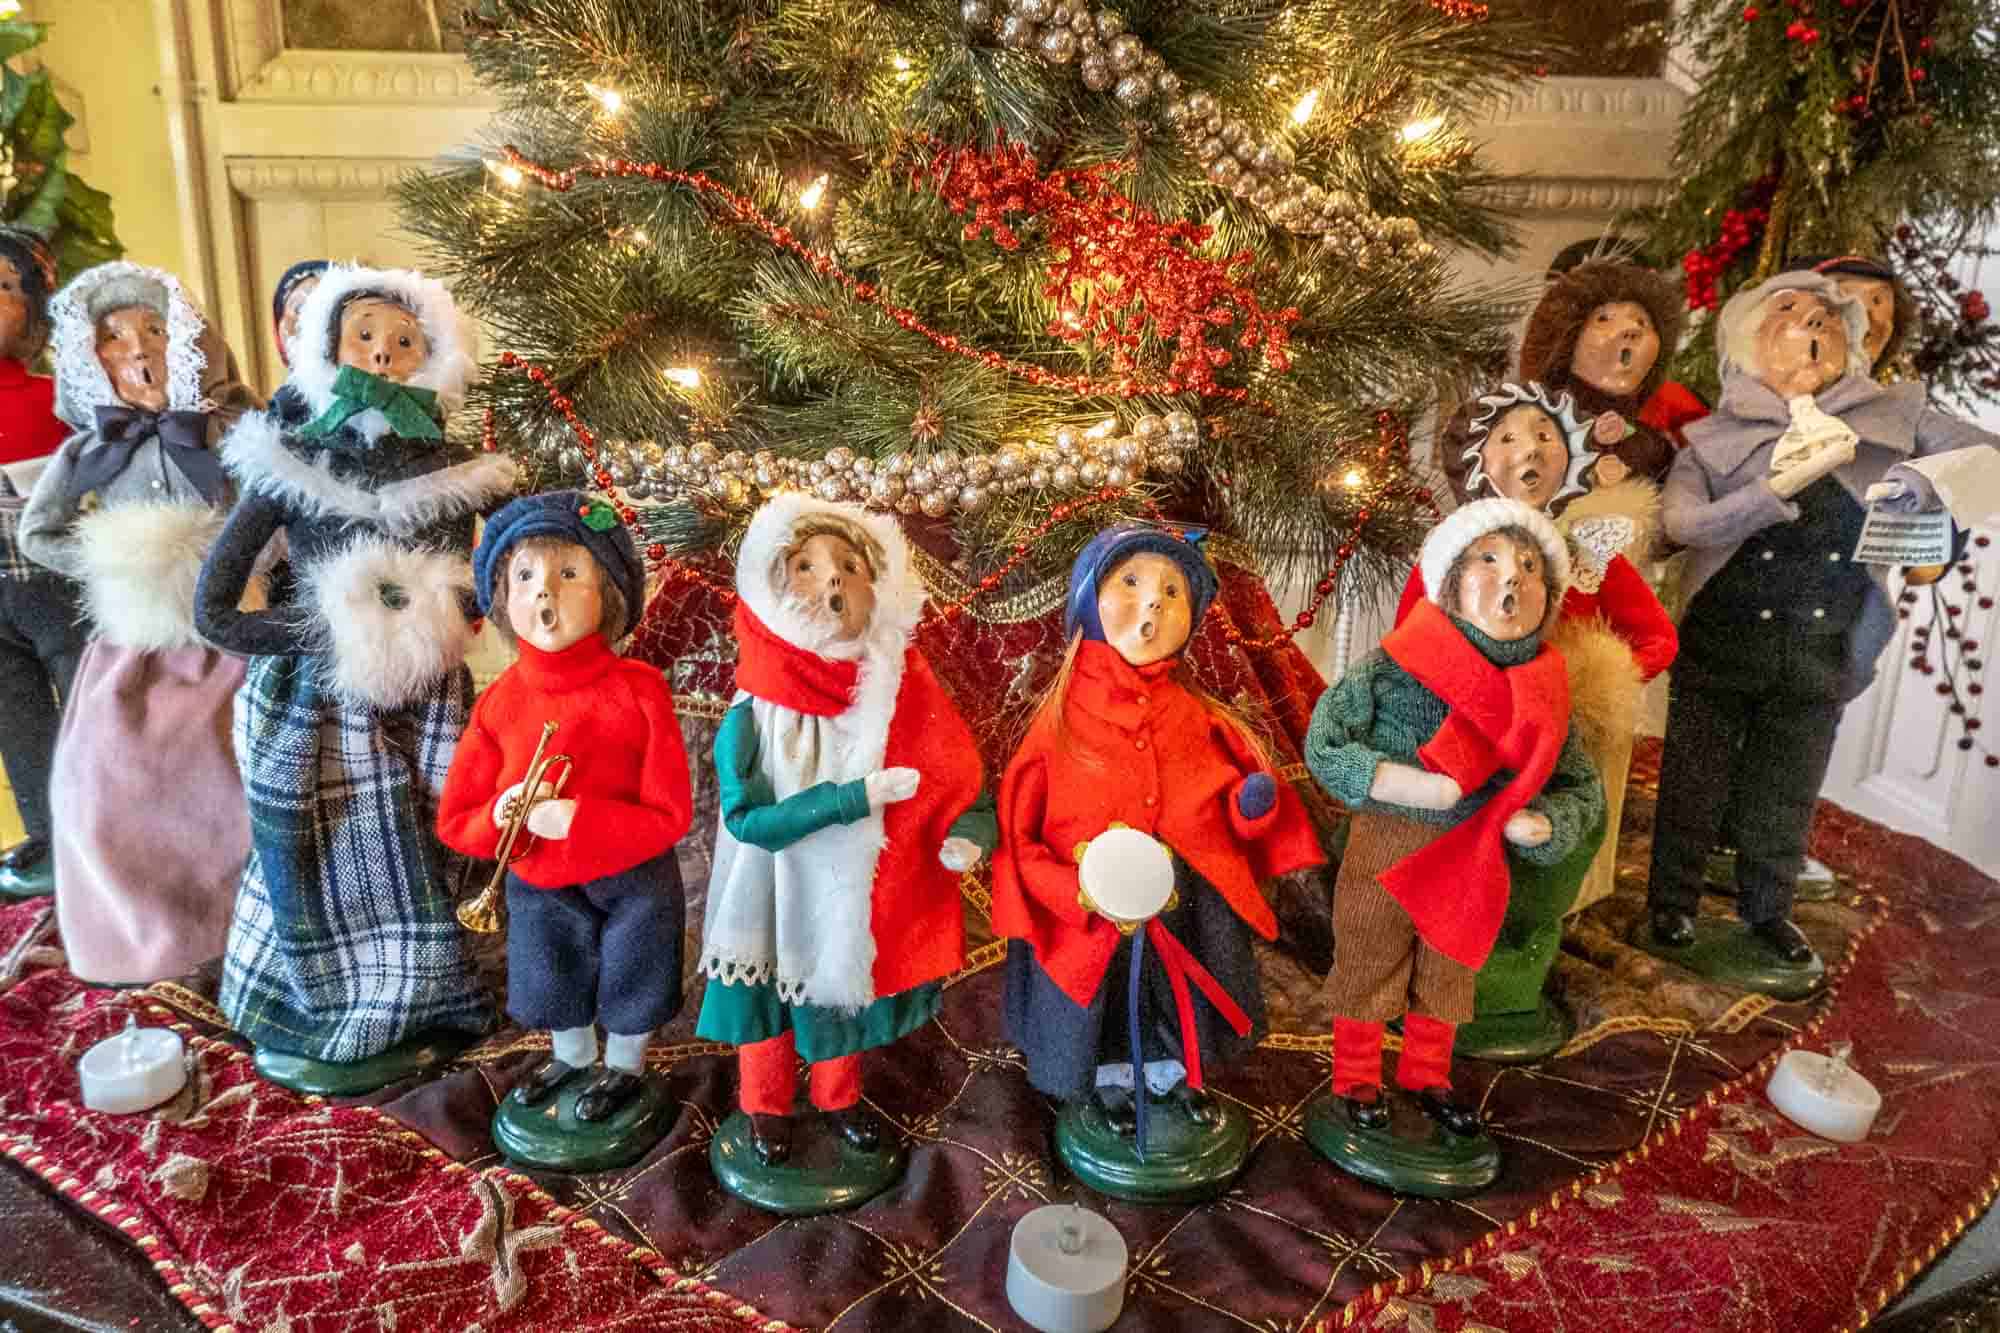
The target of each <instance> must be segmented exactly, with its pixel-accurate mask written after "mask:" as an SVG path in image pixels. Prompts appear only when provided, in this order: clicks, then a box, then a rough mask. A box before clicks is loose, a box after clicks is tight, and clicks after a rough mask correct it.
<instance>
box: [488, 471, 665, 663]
mask: <svg viewBox="0 0 2000 1333" xmlns="http://www.w3.org/2000/svg"><path fill="white" fill-rule="evenodd" d="M530 537H560V538H562V539H563V540H564V541H567V542H575V543H576V544H577V545H578V546H581V547H583V548H585V549H586V550H588V551H589V552H590V555H591V558H592V559H594V560H595V561H597V563H598V564H600V565H602V566H604V569H605V571H606V572H607V573H608V574H610V576H611V581H612V583H613V584H615V585H616V586H617V588H618V591H619V594H620V595H621V596H623V597H624V599H625V624H624V625H623V626H621V627H620V628H619V630H618V631H617V633H612V632H610V631H608V630H607V631H606V634H605V637H607V638H611V639H617V638H622V637H623V636H624V635H625V634H626V633H627V632H628V631H630V630H631V628H632V627H633V626H634V625H636V624H638V623H639V617H640V615H641V614H643V613H644V611H645V609H646V567H645V565H643V564H642V563H640V560H639V544H638V543H637V542H635V541H633V540H632V534H631V532H630V531H629V530H628V529H627V528H626V526H625V524H624V523H622V522H621V521H619V518H618V512H617V511H616V510H615V509H613V508H612V507H611V505H610V504H608V503H607V502H606V501H604V500H603V499H601V498H599V497H598V496H595V495H591V494H589V493H588V492H586V491H544V492H542V493H541V494H540V495H524V496H522V497H520V498H519V499H518V500H510V501H508V502H507V504H506V505H505V506H504V507H502V508H501V510H500V512H499V513H497V514H495V515H493V517H492V518H489V519H487V520H486V529H485V531H484V532H482V533H480V535H479V545H478V547H477V548H475V549H474V551H473V552H472V591H473V595H474V596H475V597H477V598H478V599H479V614H480V615H482V616H485V615H491V614H492V613H493V576H494V575H495V574H496V573H498V572H499V570H500V567H501V565H502V564H503V563H504V562H505V561H506V559H507V552H508V551H509V550H511V549H512V548H513V547H515V546H517V545H519V544H520V543H521V542H523V541H526V540H527V539H528V538H530Z"/></svg>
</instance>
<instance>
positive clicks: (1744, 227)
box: [1681, 174, 1778, 310]
mask: <svg viewBox="0 0 2000 1333" xmlns="http://www.w3.org/2000/svg"><path fill="white" fill-rule="evenodd" d="M1777 191H1778V177H1777V176H1776V175H1775V174H1772V175H1768V176H1764V177H1762V178H1761V179H1759V180H1757V181H1755V182H1754V183H1752V184H1751V186H1750V188H1749V189H1748V190H1746V191H1745V192H1744V195H1745V197H1744V206H1743V207H1742V208H1732V209H1730V210H1729V211H1728V212H1726V213H1724V214H1723V215H1722V228H1721V234H1720V235H1719V236H1718V237H1717V238H1716V239H1715V240H1713V241H1711V242H1710V243H1709V244H1707V245H1706V246H1703V247H1701V248H1700V249H1698V250H1690V251H1688V252H1687V253H1686V254H1685V255H1683V256H1681V270H1682V272H1684V273H1686V274H1687V304H1688V309H1690V310H1713V309H1715V308H1716V306H1718V305H1720V304H1721V298H1720V295H1719V293H1718V290H1717V283H1718V281H1719V280H1720V279H1721V277H1722V275H1723V274H1724V273H1727V272H1728V271H1729V269H1730V266H1731V265H1733V264H1735V263H1736V261H1737V260H1738V259H1740V258H1742V256H1743V254H1744V252H1745V251H1748V250H1750V249H1752V248H1753V247H1754V246H1755V245H1756V244H1757V242H1758V241H1759V240H1761V239H1762V238H1763V235H1764V228H1765V226H1766V225H1767V224H1769V222H1770V221H1771V207H1770V205H1771V198H1772V196H1773V195H1775V194H1776V193H1777Z"/></svg>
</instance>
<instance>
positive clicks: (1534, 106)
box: [1482, 79, 1687, 132]
mask: <svg viewBox="0 0 2000 1333" xmlns="http://www.w3.org/2000/svg"><path fill="white" fill-rule="evenodd" d="M1686 101H1687V94H1685V93H1684V92H1682V91H1681V90H1680V89H1679V88H1677V87H1675V86H1674V85H1673V84H1671V83H1669V82H1667V81H1666V80H1665V79H1537V80H1535V81H1534V82H1532V83H1528V84H1525V85H1523V86H1521V87H1519V88H1516V89H1514V90H1513V91H1512V92H1510V93H1509V94H1508V95H1507V96H1505V97H1503V98H1502V99H1500V100H1499V101H1497V102H1496V103H1494V104H1493V106H1492V107H1491V109H1490V110H1488V111H1487V113H1486V114H1485V116H1484V117H1482V119H1483V120H1485V121H1486V122H1487V123H1489V124H1494V125H1504V124H1509V123H1512V122H1518V121H1554V122H1561V123H1562V124H1564V125H1568V126H1575V127H1577V128H1582V129H1601V128H1612V127H1625V126H1629V125H1631V124H1633V123H1634V122H1642V123H1654V124H1658V125H1662V126H1665V127H1667V129H1668V130H1669V132H1671V130H1672V128H1673V127H1675V126H1677V125H1678V124H1679V123H1680V118H1681V108H1682V106H1683V105H1684V104H1685V103H1686Z"/></svg>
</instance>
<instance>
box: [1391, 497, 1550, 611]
mask: <svg viewBox="0 0 2000 1333" xmlns="http://www.w3.org/2000/svg"><path fill="white" fill-rule="evenodd" d="M1506 527H1521V528H1526V529H1527V530H1528V531H1529V532H1531V533H1533V534H1534V537H1535V541H1536V542H1537V543H1538V544H1539V545H1540V546H1541V548H1542V558H1543V559H1544V560H1547V561H1548V562H1549V568H1550V569H1551V570H1552V571H1553V572H1554V574H1555V576H1556V588H1555V596H1554V598H1553V600H1554V601H1555V602H1556V603H1561V601H1562V595H1563V593H1564V592H1565V591H1566V590H1567V589H1568V588H1569V578H1570V571H1569V543H1568V542H1566V541H1564V540H1563V537H1562V534H1561V533H1559V532H1557V531H1556V525H1555V524H1554V523H1552V522H1550V521H1549V516H1548V515H1547V514H1544V513H1543V512H1542V511H1541V510H1539V509H1535V508H1532V507H1530V506H1528V505H1524V504H1522V503H1521V502H1520V501H1519V500H1505V499H1500V498H1498V497H1496V498H1493V499H1489V500H1474V501H1473V502H1472V503H1471V504H1467V505H1460V506H1459V507H1458V508H1457V509H1454V510H1452V512H1451V514H1450V516H1448V517H1447V518H1446V519H1445V520H1444V522H1442V523H1440V524H1438V525H1437V526H1436V527H1434V528H1432V529H1431V532H1430V535H1429V536H1428V537H1426V538H1424V546H1423V550H1422V552H1421V553H1420V554H1419V555H1418V557H1417V567H1418V568H1419V569H1421V570H1423V574H1424V595H1425V596H1426V597H1428V598H1429V599H1430V600H1431V601H1432V602H1436V601H1437V599H1438V590H1439V589H1440V588H1442V587H1444V578H1445V575H1447V574H1449V573H1450V572H1451V566H1452V563H1453V562H1454V561H1456V560H1457V559H1458V556H1459V553H1460V552H1461V551H1463V550H1465V548H1466V547H1468V546H1470V545H1472V543H1474V542H1476V541H1478V540H1479V539H1480V538H1481V537H1484V536H1485V535H1486V534H1487V533H1489V532H1497V531H1499V530H1500V529H1501V528H1506Z"/></svg>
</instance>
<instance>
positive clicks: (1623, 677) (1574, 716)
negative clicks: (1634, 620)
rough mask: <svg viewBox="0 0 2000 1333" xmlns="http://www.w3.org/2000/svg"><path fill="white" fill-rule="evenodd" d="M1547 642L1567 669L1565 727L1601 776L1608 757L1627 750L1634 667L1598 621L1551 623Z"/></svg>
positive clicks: (1636, 690)
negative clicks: (1566, 719) (1567, 706)
mask: <svg viewBox="0 0 2000 1333" xmlns="http://www.w3.org/2000/svg"><path fill="white" fill-rule="evenodd" d="M1549 641H1550V642H1551V643H1553V644H1554V645H1555V646H1556V647H1557V648H1558V649H1560V650H1561V652H1562V655H1563V663H1564V665H1566V666H1567V667H1568V668H1569V710H1570V711H1569V725H1570V730H1571V732H1573V733H1574V734H1575V736H1576V739H1577V742H1578V743H1579V744H1580V745H1582V746H1583V749H1584V753H1585V754H1588V755H1589V756H1590V762H1591V763H1592V764H1594V765H1596V766H1597V769H1598V771H1599V772H1600V773H1601V772H1603V771H1604V770H1605V768H1606V766H1607V764H1608V763H1609V761H1610V757H1611V756H1613V755H1614V754H1616V753H1617V752H1618V751H1619V750H1620V749H1623V748H1629V747H1630V745H1631V736H1632V726H1633V720H1634V719H1635V718H1636V717H1638V715H1639V696H1640V693H1641V692H1642V691H1643V689H1644V688H1645V687H1644V685H1643V684H1642V682H1641V681H1640V679H1639V662H1638V659H1636V658H1635V657H1633V656H1632V650H1631V649H1630V648H1628V647H1626V646H1625V641H1624V640H1623V639H1621V638H1619V637H1618V636H1617V635H1616V634H1614V633H1612V632H1611V629H1610V627H1609V626H1608V625H1606V624H1605V623H1604V620H1603V618H1602V617H1601V616H1592V617H1591V618H1590V619H1588V620H1572V619H1570V618H1569V617H1567V616H1565V617H1563V618H1562V619H1561V620H1559V621H1557V622H1556V627H1555V629H1554V630H1553V631H1551V632H1550V635H1549Z"/></svg>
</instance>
